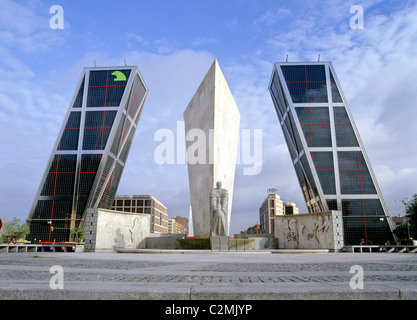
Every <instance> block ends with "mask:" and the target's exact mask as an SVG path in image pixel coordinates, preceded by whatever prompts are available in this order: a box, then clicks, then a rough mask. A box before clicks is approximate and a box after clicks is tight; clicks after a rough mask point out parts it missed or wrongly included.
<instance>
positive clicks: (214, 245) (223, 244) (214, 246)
mask: <svg viewBox="0 0 417 320" xmlns="http://www.w3.org/2000/svg"><path fill="white" fill-rule="evenodd" d="M210 246H211V251H229V237H227V236H211V237H210Z"/></svg>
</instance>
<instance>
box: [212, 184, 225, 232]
mask: <svg viewBox="0 0 417 320" xmlns="http://www.w3.org/2000/svg"><path fill="white" fill-rule="evenodd" d="M228 203H229V192H228V191H227V190H226V189H222V183H221V182H220V181H218V182H217V183H216V188H213V189H211V191H210V217H211V230H210V235H212V236H227V235H228V225H227V224H228V216H227V215H228V210H227V208H228Z"/></svg>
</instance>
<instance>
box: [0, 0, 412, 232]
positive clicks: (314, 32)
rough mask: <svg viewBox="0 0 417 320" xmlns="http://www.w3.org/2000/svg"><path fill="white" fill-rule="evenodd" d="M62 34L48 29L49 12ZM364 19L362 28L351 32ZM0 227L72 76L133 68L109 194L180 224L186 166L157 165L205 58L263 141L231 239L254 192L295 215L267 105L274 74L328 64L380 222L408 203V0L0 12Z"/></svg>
mask: <svg viewBox="0 0 417 320" xmlns="http://www.w3.org/2000/svg"><path fill="white" fill-rule="evenodd" d="M55 4H58V5H61V6H62V7H63V9H64V29H63V30H52V29H51V28H50V27H49V20H50V19H51V17H52V14H50V13H49V8H50V7H51V6H52V5H55ZM352 5H361V6H362V7H363V8H364V29H358V30H354V29H351V28H350V25H349V22H350V19H351V17H352V16H353V14H351V13H350V12H349V9H350V7H351V6H352ZM0 7H1V12H0V137H1V138H0V176H1V180H0V203H1V208H0V217H3V218H6V219H11V218H12V217H18V218H20V219H22V220H24V219H26V217H27V214H28V211H29V209H30V206H31V204H32V201H33V198H34V196H35V193H36V190H37V188H38V185H39V182H40V179H41V177H42V174H43V171H44V170H45V166H46V162H47V160H48V158H49V156H50V153H51V149H52V147H53V144H54V142H55V139H56V137H57V134H58V131H59V128H60V126H61V124H62V121H63V118H64V115H65V113H66V110H67V107H68V105H69V102H70V99H71V97H72V94H73V92H74V90H75V85H76V82H77V80H78V78H79V76H80V73H81V71H82V68H83V67H89V66H93V65H94V60H95V61H96V64H97V66H109V65H124V59H126V61H127V64H128V65H137V66H138V67H139V69H140V71H141V73H142V75H143V77H144V79H145V81H146V83H147V85H148V87H149V89H150V92H149V96H148V99H147V101H146V104H145V108H144V111H143V113H142V117H141V120H140V123H139V129H138V130H137V132H136V136H135V139H134V142H133V146H132V149H131V152H130V155H129V159H128V161H127V165H126V168H125V171H124V174H123V177H122V180H121V182H120V186H119V191H118V194H130V195H132V194H152V195H154V196H155V197H156V198H158V199H159V200H160V201H162V202H163V203H164V204H165V205H166V206H167V207H168V214H169V215H170V216H176V215H182V216H187V215H188V209H189V195H188V193H189V190H188V176H187V168H186V165H181V164H174V165H162V166H161V165H157V164H156V163H155V161H154V157H153V155H154V150H155V148H156V147H157V146H158V145H159V144H160V142H157V141H154V134H155V132H156V131H157V130H158V129H161V128H167V129H171V130H172V131H173V132H174V133H175V132H176V125H177V121H182V119H183V117H182V114H183V112H184V110H185V108H186V106H187V104H188V102H189V101H190V100H191V98H192V96H193V95H194V93H195V91H196V89H197V87H198V85H199V84H200V82H201V81H202V79H203V77H204V75H205V74H206V72H207V71H208V69H209V67H210V65H211V64H212V62H213V60H214V59H215V58H217V59H218V61H219V64H220V67H221V68H222V71H223V73H224V75H225V78H226V80H227V82H228V84H229V87H230V89H231V92H232V94H233V96H234V98H235V100H236V103H237V105H238V107H239V110H240V113H241V129H250V130H252V132H253V130H254V129H262V132H263V140H262V142H263V144H262V146H263V149H262V155H263V163H262V171H261V173H260V174H258V175H255V176H245V175H243V168H244V167H245V166H244V164H240V165H238V166H237V169H236V179H235V193H234V199H233V212H232V223H231V232H232V233H237V232H239V231H240V230H243V229H246V228H247V227H249V226H252V225H254V224H255V223H256V222H257V220H258V215H259V214H258V210H259V206H260V204H261V202H262V201H263V199H264V197H265V196H266V190H267V189H268V188H271V187H275V188H276V189H277V190H278V194H280V195H281V198H282V199H284V200H291V201H294V202H296V203H297V205H298V207H299V208H300V211H301V212H306V208H305V205H304V201H303V198H302V194H301V190H300V188H299V185H298V181H297V180H296V177H295V173H294V169H293V168H292V165H291V162H290V156H289V154H288V150H287V147H286V144H285V141H284V138H283V135H282V132H281V129H280V127H279V126H278V123H277V116H276V114H275V111H274V107H273V105H272V101H271V98H270V95H269V92H268V88H267V87H268V83H269V78H270V75H271V72H272V66H273V63H274V62H276V61H284V60H285V58H286V55H288V57H289V61H315V60H317V57H318V55H319V54H320V57H321V60H323V61H324V60H330V61H332V62H333V65H334V67H335V69H336V72H337V75H338V78H339V80H340V81H341V85H342V88H343V90H344V93H345V96H346V98H347V100H348V102H349V106H350V109H351V111H352V114H353V116H354V118H355V121H356V124H357V127H358V129H359V132H360V135H361V138H362V140H363V142H364V144H365V148H366V150H367V153H368V157H369V158H370V161H371V164H372V166H373V170H374V172H375V174H376V177H377V180H378V183H379V185H380V188H381V190H382V193H383V196H384V198H385V202H386V203H387V206H388V208H389V210H390V213H391V215H397V214H398V213H401V212H402V210H403V207H402V204H400V203H398V202H395V200H401V199H404V198H406V197H408V198H409V199H411V196H412V194H414V193H416V192H417V182H416V181H417V152H416V151H415V150H417V139H416V136H417V129H416V128H417V127H416V126H415V119H416V118H417V108H416V107H415V99H416V98H415V93H416V92H417V59H415V57H416V56H417V3H416V2H415V1H378V0H369V1H359V2H353V1H277V0H258V1H256V0H228V1H217V0H210V1H198V0H194V1H191V0H181V1H168V0H165V1H163V0H159V1H132V0H123V1H73V0H72V1H69V0H68V1H64V0H58V1H40V0H33V1H19V0H15V1H10V0H0Z"/></svg>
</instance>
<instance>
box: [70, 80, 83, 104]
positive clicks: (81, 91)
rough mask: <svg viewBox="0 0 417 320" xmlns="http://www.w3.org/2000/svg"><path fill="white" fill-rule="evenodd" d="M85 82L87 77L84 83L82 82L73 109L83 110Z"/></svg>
mask: <svg viewBox="0 0 417 320" xmlns="http://www.w3.org/2000/svg"><path fill="white" fill-rule="evenodd" d="M84 81H85V76H84V78H83V81H82V82H81V86H80V88H79V89H78V93H77V96H76V97H75V100H74V104H73V105H72V107H73V108H81V107H82V105H83V95H84Z"/></svg>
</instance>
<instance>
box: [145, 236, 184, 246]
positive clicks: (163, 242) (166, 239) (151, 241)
mask: <svg viewBox="0 0 417 320" xmlns="http://www.w3.org/2000/svg"><path fill="white" fill-rule="evenodd" d="M186 237H187V236H186V235H184V234H169V233H168V234H158V233H151V234H150V235H149V236H148V237H147V238H146V249H180V246H179V242H178V241H177V239H183V238H186Z"/></svg>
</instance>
